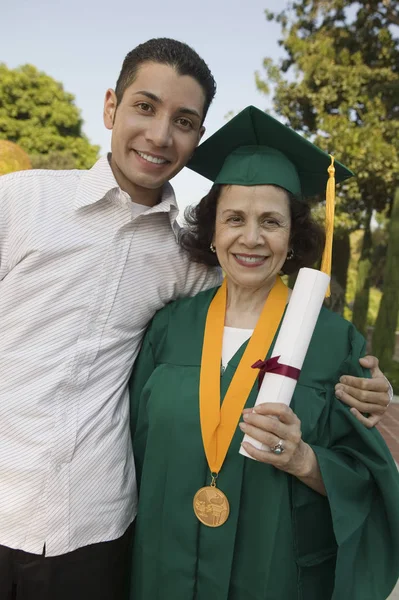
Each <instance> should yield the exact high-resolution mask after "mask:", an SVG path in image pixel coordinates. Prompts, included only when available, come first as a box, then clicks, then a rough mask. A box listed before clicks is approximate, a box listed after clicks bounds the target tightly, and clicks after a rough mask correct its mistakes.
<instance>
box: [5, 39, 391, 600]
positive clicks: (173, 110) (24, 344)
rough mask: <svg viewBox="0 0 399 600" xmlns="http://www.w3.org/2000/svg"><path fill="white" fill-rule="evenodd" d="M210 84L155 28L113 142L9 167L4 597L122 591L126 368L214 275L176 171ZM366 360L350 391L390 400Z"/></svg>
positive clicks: (194, 61)
mask: <svg viewBox="0 0 399 600" xmlns="http://www.w3.org/2000/svg"><path fill="white" fill-rule="evenodd" d="M215 89H216V86H215V82H214V79H213V77H212V75H211V73H210V71H209V69H208V67H207V65H206V64H205V63H204V61H203V60H202V59H201V58H200V57H199V56H198V55H197V54H196V52H194V51H193V50H192V49H191V48H189V47H188V46H187V45H186V44H182V43H180V42H176V41H174V40H168V39H157V40H150V41H149V42H146V43H145V44H142V45H140V46H138V47H137V48H135V49H134V50H133V51H132V52H130V53H129V54H128V55H127V57H126V59H125V61H124V63H123V67H122V71H121V74H120V76H119V79H118V82H117V85H116V89H115V91H113V90H108V91H107V93H106V97H105V105H104V122H105V126H106V127H107V128H109V129H112V142H111V147H112V154H111V155H110V157H108V158H102V159H100V160H99V161H98V162H97V163H96V164H95V165H94V167H93V168H92V169H91V170H90V171H23V172H20V173H14V174H11V175H8V176H5V177H3V178H1V179H0V205H1V212H0V214H1V217H0V253H1V254H0V257H1V259H0V280H1V294H0V315H1V322H2V334H1V340H0V399H1V402H0V544H1V546H0V597H1V599H2V600H8V599H11V598H15V599H17V600H19V599H20V598H23V599H24V600H36V599H40V600H50V599H51V600H54V599H57V600H64V599H65V600H66V599H68V600H69V599H70V598H74V600H88V599H90V598H96V600H102V599H104V600H105V599H106V600H113V599H115V600H116V599H119V598H121V597H122V594H123V589H122V588H123V584H124V582H125V580H126V578H125V562H126V561H125V558H126V553H127V545H128V541H129V534H130V525H131V523H132V522H133V520H134V517H135V512H136V484H135V472H134V462H133V456H132V451H131V444H130V437H129V425H128V423H129V421H128V397H127V381H128V378H129V375H130V372H131V368H132V366H133V363H134V360H135V357H136V355H137V352H138V348H139V345H140V342H141V339H142V335H143V333H144V330H145V328H146V325H147V324H148V322H149V320H150V319H151V317H152V316H153V315H154V313H155V312H156V311H157V310H158V309H160V308H161V307H162V306H164V305H165V304H166V303H167V302H170V301H171V300H173V299H175V298H177V297H178V296H183V295H193V294H195V293H197V292H198V291H200V290H201V289H206V288H209V287H211V286H214V285H216V284H217V283H218V281H219V278H220V274H219V271H218V270H214V271H213V270H207V269H206V268H204V267H202V266H200V265H197V264H194V263H190V261H189V260H188V258H187V257H186V256H185V255H184V254H183V253H182V252H181V250H180V248H179V246H178V244H177V243H176V237H177V235H178V230H179V227H178V225H177V223H176V216H177V212H178V208H177V205H176V201H175V197H174V194H173V190H172V188H171V186H170V184H169V183H168V181H169V179H170V178H171V177H173V176H174V175H175V174H176V173H178V172H179V171H180V170H181V169H182V168H183V166H184V165H185V164H186V162H187V161H188V160H189V158H190V156H191V155H192V153H193V151H194V149H195V147H196V146H197V145H198V143H199V141H200V139H201V137H202V135H203V133H204V126H203V122H204V119H205V116H206V113H207V110H208V108H209V105H210V103H211V102H212V99H213V97H214V94H215ZM373 375H374V379H373V380H371V382H370V383H369V382H367V381H365V380H360V381H357V380H353V379H352V378H350V381H349V382H348V384H349V387H347V388H346V389H345V390H344V393H346V394H348V393H349V395H348V396H346V399H347V400H348V398H349V402H350V403H352V405H354V404H355V403H356V402H359V401H361V400H362V399H364V400H365V401H366V403H367V402H369V403H372V404H373V405H375V406H377V410H376V411H374V412H383V405H384V404H386V403H387V401H388V400H387V394H386V391H385V389H386V384H385V381H384V379H383V377H382V374H381V372H380V371H379V370H378V368H377V366H376V365H375V364H374V372H373ZM341 385H342V384H341ZM367 386H368V387H367ZM362 387H363V388H364V390H362V389H361V388H362ZM367 389H369V390H371V391H370V392H368V393H367ZM373 390H375V391H373ZM364 394H365V396H364V397H363V395H364ZM344 399H345V398H344ZM356 406H357V408H359V410H366V409H365V407H366V408H367V406H366V405H365V404H364V403H361V402H360V404H357V405H356ZM373 410H374V409H373V408H372V410H371V411H370V410H368V412H373ZM377 418H378V416H377ZM177 476H178V474H177Z"/></svg>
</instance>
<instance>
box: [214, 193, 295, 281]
mask: <svg viewBox="0 0 399 600" xmlns="http://www.w3.org/2000/svg"><path fill="white" fill-rule="evenodd" d="M290 230H291V216H290V206H289V198H288V195H287V194H286V192H285V191H284V190H282V189H280V188H278V187H275V186H272V185H254V186H241V185H231V186H225V187H223V188H222V191H221V194H220V196H219V200H218V204H217V208H216V224H215V234H214V237H213V240H212V243H213V245H214V247H215V249H216V254H217V257H218V260H219V262H220V265H221V267H222V269H223V270H224V272H225V274H226V277H227V279H228V281H231V282H234V283H235V284H236V285H237V286H239V287H244V288H254V289H259V288H261V287H265V288H270V286H271V285H273V283H274V280H275V277H276V275H277V274H278V272H279V271H280V270H281V268H282V266H283V264H284V262H285V260H286V257H287V252H288V250H289V240H290Z"/></svg>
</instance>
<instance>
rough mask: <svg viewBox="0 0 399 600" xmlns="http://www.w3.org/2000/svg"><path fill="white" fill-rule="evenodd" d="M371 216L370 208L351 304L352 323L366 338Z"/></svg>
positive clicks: (369, 208)
mask: <svg viewBox="0 0 399 600" xmlns="http://www.w3.org/2000/svg"><path fill="white" fill-rule="evenodd" d="M372 214H373V210H372V207H371V206H369V207H368V209H367V216H366V224H365V229H364V237H363V245H362V253H361V255H360V260H359V266H358V270H357V280H356V295H355V302H354V304H353V315H352V323H353V324H354V325H355V327H356V328H357V329H358V330H359V331H360V332H361V333H362V334H363V335H364V336H365V337H366V334H367V331H366V329H367V313H368V309H369V292H370V270H371V252H372V239H371V229H370V222H371V217H372Z"/></svg>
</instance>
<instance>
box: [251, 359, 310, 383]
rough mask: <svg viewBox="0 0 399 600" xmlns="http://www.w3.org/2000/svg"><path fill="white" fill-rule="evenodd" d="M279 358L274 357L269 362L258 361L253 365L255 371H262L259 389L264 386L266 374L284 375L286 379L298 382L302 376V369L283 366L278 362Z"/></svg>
mask: <svg viewBox="0 0 399 600" xmlns="http://www.w3.org/2000/svg"><path fill="white" fill-rule="evenodd" d="M279 358H280V357H279V356H273V357H272V358H268V359H267V360H257V361H256V363H254V364H253V365H252V368H253V369H259V370H260V373H259V378H258V389H259V388H260V386H261V385H262V381H263V378H264V376H265V374H266V373H276V374H277V375H284V376H285V377H291V379H295V380H297V381H298V379H299V375H300V374H301V369H297V368H296V367H290V366H289V365H282V364H281V363H279V362H278V359H279Z"/></svg>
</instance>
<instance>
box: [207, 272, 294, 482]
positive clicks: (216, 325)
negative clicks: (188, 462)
mask: <svg viewBox="0 0 399 600" xmlns="http://www.w3.org/2000/svg"><path fill="white" fill-rule="evenodd" d="M287 299H288V288H287V287H286V286H285V285H284V283H283V282H282V281H281V279H280V277H277V279H276V282H275V284H274V286H273V288H272V289H271V291H270V293H269V296H268V297H267V300H266V302H265V304H264V307H263V309H262V312H261V315H260V317H259V319H258V322H257V324H256V327H255V330H254V332H253V334H252V336H251V338H250V340H249V342H248V345H247V347H246V349H245V352H244V354H243V356H242V358H241V360H240V364H239V365H238V367H237V370H236V372H235V374H234V377H233V379H232V381H231V383H230V385H229V389H228V390H227V392H226V395H225V397H224V400H223V403H222V405H221V402H220V360H221V356H222V343H223V331H224V321H225V315H226V302H227V283H226V279H225V280H224V281H223V283H222V285H221V287H220V288H219V290H218V291H217V293H216V295H215V297H214V298H213V300H212V302H211V304H210V306H209V309H208V314H207V318H206V324H205V334H204V342H203V346H202V357H201V373H200V420H201V432H202V441H203V444H204V450H205V455H206V458H207V461H208V465H209V468H210V470H211V473H215V474H216V473H219V471H220V469H221V467H222V465H223V462H224V459H225V458H226V454H227V450H228V448H229V446H230V443H231V440H232V439H233V435H234V432H235V430H236V428H237V425H238V421H239V419H240V416H241V413H242V410H243V408H244V406H245V403H246V401H247V398H248V396H249V393H250V391H251V389H252V387H253V385H254V383H255V379H256V377H257V375H258V372H257V371H256V370H255V369H253V368H252V365H253V364H254V363H255V362H256V361H257V360H258V359H259V356H266V355H267V353H268V351H269V348H270V346H271V343H272V342H273V338H274V336H275V334H276V331H277V329H278V326H279V324H280V321H281V319H282V316H283V314H284V310H285V306H286V304H287Z"/></svg>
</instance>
